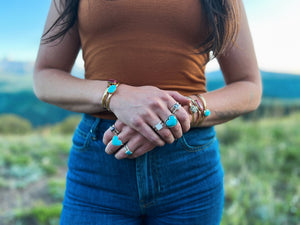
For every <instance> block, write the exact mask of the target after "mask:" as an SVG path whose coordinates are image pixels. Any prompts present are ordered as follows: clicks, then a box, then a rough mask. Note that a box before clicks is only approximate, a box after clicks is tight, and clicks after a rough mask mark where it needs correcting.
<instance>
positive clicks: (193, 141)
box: [179, 127, 217, 152]
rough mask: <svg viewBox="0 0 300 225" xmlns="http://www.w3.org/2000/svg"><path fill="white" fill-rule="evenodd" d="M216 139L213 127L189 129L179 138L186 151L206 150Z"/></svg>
mask: <svg viewBox="0 0 300 225" xmlns="http://www.w3.org/2000/svg"><path fill="white" fill-rule="evenodd" d="M216 140H217V138H216V135H215V131H214V129H213V127H209V128H196V129H191V130H190V131H188V132H187V133H185V134H183V135H182V137H181V138H180V139H179V141H180V144H181V147H182V148H183V149H184V150H185V151H188V152H198V151H203V152H204V151H208V150H209V149H210V148H209V147H210V146H211V145H212V144H213V143H214V142H215V141H216Z"/></svg>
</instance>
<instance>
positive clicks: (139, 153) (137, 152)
mask: <svg viewBox="0 0 300 225" xmlns="http://www.w3.org/2000/svg"><path fill="white" fill-rule="evenodd" d="M155 147H156V146H155V145H153V144H151V143H150V142H147V143H145V144H143V145H141V146H140V147H139V148H137V149H136V150H135V151H134V152H133V154H132V155H131V156H129V157H128V158H130V159H134V158H137V157H140V156H142V155H144V154H146V153H147V152H149V151H151V150H153V149H154V148H155Z"/></svg>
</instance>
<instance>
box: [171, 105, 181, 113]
mask: <svg viewBox="0 0 300 225" xmlns="http://www.w3.org/2000/svg"><path fill="white" fill-rule="evenodd" d="M180 106H181V105H180V104H179V103H178V102H176V103H175V104H174V105H173V106H172V107H171V109H170V111H171V113H172V114H175V113H176V111H177V110H178V109H180Z"/></svg>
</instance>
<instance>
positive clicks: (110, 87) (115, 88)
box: [108, 84, 117, 94]
mask: <svg viewBox="0 0 300 225" xmlns="http://www.w3.org/2000/svg"><path fill="white" fill-rule="evenodd" d="M116 90H117V86H116V85H114V84H113V85H110V86H109V88H108V93H109V94H112V93H114V92H115V91H116Z"/></svg>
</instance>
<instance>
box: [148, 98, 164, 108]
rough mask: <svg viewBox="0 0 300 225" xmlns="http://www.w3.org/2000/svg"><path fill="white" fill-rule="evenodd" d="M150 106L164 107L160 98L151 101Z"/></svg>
mask: <svg viewBox="0 0 300 225" xmlns="http://www.w3.org/2000/svg"><path fill="white" fill-rule="evenodd" d="M150 108H151V109H162V104H161V102H160V101H158V99H153V100H152V101H151V102H150Z"/></svg>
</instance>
